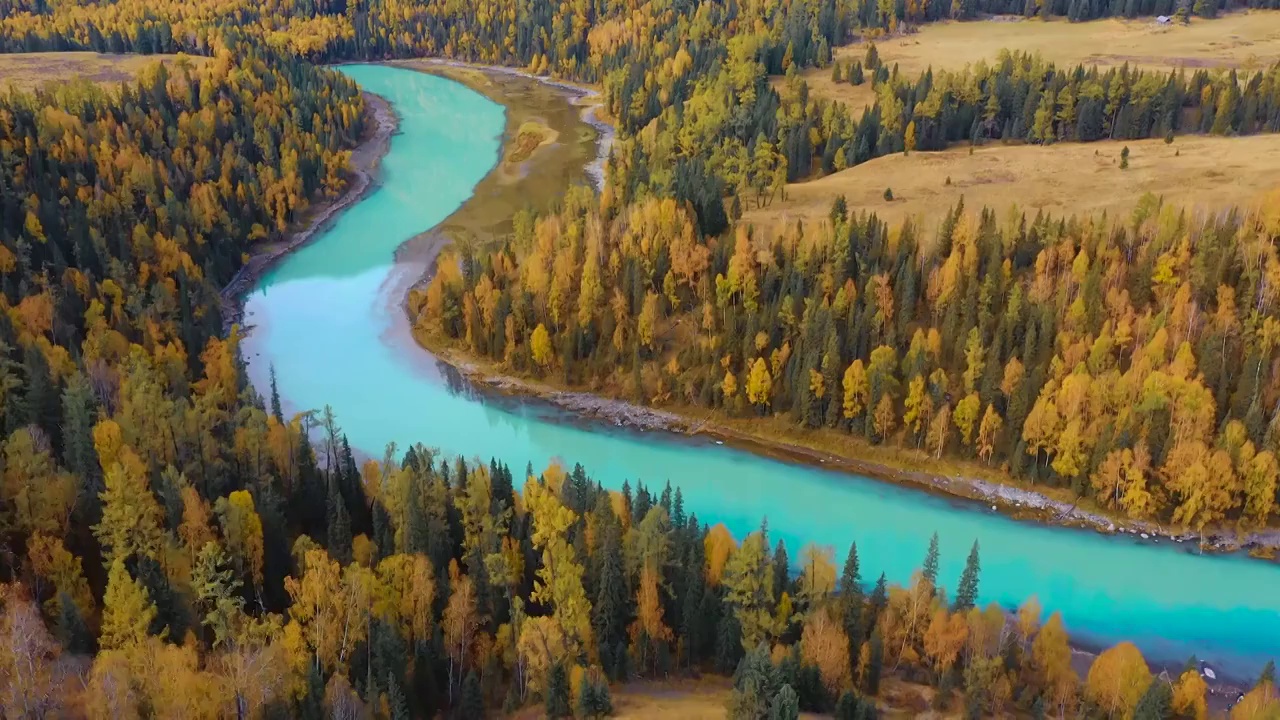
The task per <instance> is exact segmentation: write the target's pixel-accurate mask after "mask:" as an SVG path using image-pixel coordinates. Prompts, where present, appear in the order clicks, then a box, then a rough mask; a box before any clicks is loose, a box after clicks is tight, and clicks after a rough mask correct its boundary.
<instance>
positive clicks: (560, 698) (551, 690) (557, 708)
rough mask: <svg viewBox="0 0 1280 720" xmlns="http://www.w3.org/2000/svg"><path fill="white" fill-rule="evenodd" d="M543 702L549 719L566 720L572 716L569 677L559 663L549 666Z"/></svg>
mask: <svg viewBox="0 0 1280 720" xmlns="http://www.w3.org/2000/svg"><path fill="white" fill-rule="evenodd" d="M545 700H546V711H547V717H548V718H549V719H551V720H554V719H555V718H566V717H569V716H571V715H572V714H573V709H572V708H571V707H570V706H569V676H568V674H567V673H566V672H565V670H564V665H562V664H561V663H559V662H556V664H554V665H552V666H551V674H550V676H549V677H548V678H547V692H546V698H545Z"/></svg>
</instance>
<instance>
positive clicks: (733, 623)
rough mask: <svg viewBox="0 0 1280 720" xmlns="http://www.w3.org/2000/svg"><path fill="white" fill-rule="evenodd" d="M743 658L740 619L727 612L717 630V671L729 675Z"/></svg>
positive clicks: (721, 618)
mask: <svg viewBox="0 0 1280 720" xmlns="http://www.w3.org/2000/svg"><path fill="white" fill-rule="evenodd" d="M740 657H742V628H741V627H740V626H739V625H738V618H737V617H735V616H734V614H733V612H732V611H730V610H727V609H726V611H725V612H724V614H723V615H721V616H720V624H719V626H718V627H717V628H716V662H715V665H716V671H717V672H720V673H727V672H729V671H730V670H732V669H733V668H735V667H737V665H738V659H739V658H740Z"/></svg>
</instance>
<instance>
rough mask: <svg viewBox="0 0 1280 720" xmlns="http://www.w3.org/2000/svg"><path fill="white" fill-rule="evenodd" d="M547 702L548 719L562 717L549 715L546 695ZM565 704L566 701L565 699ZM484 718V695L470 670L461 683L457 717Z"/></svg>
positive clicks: (549, 709)
mask: <svg viewBox="0 0 1280 720" xmlns="http://www.w3.org/2000/svg"><path fill="white" fill-rule="evenodd" d="M556 667H559V665H557V666H556ZM554 673H555V670H554V669H553V670H552V675H553V678H554ZM563 675H564V671H563V670H561V677H562V679H563ZM547 702H548V706H547V715H548V717H563V715H552V714H551V706H550V696H549V695H548V699H547ZM565 702H566V704H567V703H568V700H567V699H566V700H565ZM484 716H485V712H484V694H483V693H482V692H481V690H480V678H478V677H476V673H475V671H474V670H472V671H471V672H468V673H467V679H466V680H464V681H463V682H462V697H461V698H459V700H458V717H460V718H468V720H470V718H475V719H476V720H483V719H484Z"/></svg>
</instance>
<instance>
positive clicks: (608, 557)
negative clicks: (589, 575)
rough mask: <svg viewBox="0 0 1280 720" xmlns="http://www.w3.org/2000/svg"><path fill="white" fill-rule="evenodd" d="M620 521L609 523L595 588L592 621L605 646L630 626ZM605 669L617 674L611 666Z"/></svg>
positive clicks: (620, 636)
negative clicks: (628, 622) (597, 583)
mask: <svg viewBox="0 0 1280 720" xmlns="http://www.w3.org/2000/svg"><path fill="white" fill-rule="evenodd" d="M618 532H619V528H618V524H617V523H616V522H613V523H610V524H609V526H608V527H607V528H606V530H605V533H604V538H603V546H602V547H601V549H600V551H599V552H600V554H601V560H600V581H599V585H598V586H597V590H596V602H595V605H594V607H593V608H592V616H591V621H592V622H591V624H592V627H593V629H594V630H595V635H596V640H597V641H598V642H599V643H600V647H601V648H603V649H608V648H612V647H613V646H614V645H615V644H617V643H618V641H620V640H622V639H624V637H625V634H626V628H627V612H626V610H627V598H628V596H629V594H630V593H628V592H627V587H626V579H625V578H624V576H623V567H622V547H621V540H620V538H619V537H618ZM605 671H606V672H608V673H610V676H611V677H616V675H615V674H614V669H613V668H612V667H610V665H606V666H605Z"/></svg>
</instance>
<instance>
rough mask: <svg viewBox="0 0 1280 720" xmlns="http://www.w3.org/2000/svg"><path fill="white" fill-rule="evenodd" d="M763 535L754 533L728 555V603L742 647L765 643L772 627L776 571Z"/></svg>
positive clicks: (726, 590)
mask: <svg viewBox="0 0 1280 720" xmlns="http://www.w3.org/2000/svg"><path fill="white" fill-rule="evenodd" d="M764 543H765V539H764V535H763V533H761V532H754V533H752V534H750V535H748V536H747V538H746V539H745V540H743V542H742V545H741V546H740V547H739V548H738V549H737V550H735V551H734V552H733V554H732V555H730V556H729V561H728V562H727V563H726V564H725V568H724V579H723V584H724V588H725V602H726V603H727V604H728V606H729V607H730V609H731V611H732V612H733V614H734V616H735V617H736V618H737V620H738V625H739V627H740V628H741V632H742V647H743V649H745V650H750V649H751V648H754V647H756V645H758V644H760V643H761V642H763V641H764V640H765V639H766V638H767V637H768V635H769V632H770V631H771V630H772V627H773V616H772V610H773V600H774V595H773V580H774V574H773V568H772V566H771V564H770V562H769V553H768V549H767V548H766V547H765V546H764Z"/></svg>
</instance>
